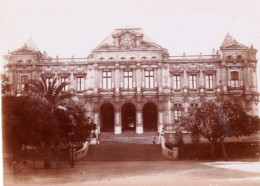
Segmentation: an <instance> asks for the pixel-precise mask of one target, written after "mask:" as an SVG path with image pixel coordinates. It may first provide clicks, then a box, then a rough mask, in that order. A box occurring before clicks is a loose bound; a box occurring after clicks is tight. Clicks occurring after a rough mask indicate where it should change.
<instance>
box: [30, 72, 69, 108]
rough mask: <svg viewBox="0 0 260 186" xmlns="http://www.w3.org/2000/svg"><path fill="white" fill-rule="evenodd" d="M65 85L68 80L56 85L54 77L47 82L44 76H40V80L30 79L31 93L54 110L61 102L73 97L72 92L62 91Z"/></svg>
mask: <svg viewBox="0 0 260 186" xmlns="http://www.w3.org/2000/svg"><path fill="white" fill-rule="evenodd" d="M67 85H69V83H68V82H62V83H61V84H59V85H57V79H56V78H54V79H53V81H49V83H48V84H47V83H46V79H45V78H44V76H41V80H32V82H31V85H30V91H31V94H33V95H35V96H37V97H39V98H41V99H43V100H44V101H46V102H47V103H48V104H49V105H50V106H51V109H52V110H51V111H52V112H54V111H55V109H57V108H58V107H59V106H61V105H62V104H61V103H62V102H64V101H65V100H67V99H69V98H72V97H73V94H71V93H68V92H63V89H64V88H65V87H66V86H67Z"/></svg>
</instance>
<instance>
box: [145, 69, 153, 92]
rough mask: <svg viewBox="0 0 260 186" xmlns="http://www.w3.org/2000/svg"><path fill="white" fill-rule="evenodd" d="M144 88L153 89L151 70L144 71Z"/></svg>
mask: <svg viewBox="0 0 260 186" xmlns="http://www.w3.org/2000/svg"><path fill="white" fill-rule="evenodd" d="M145 88H154V72H153V70H147V71H145Z"/></svg>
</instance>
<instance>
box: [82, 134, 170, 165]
mask: <svg viewBox="0 0 260 186" xmlns="http://www.w3.org/2000/svg"><path fill="white" fill-rule="evenodd" d="M154 137H155V139H156V144H153V140H154ZM98 140H99V142H100V143H99V144H98V145H90V147H89V150H88V154H87V156H86V157H84V158H82V159H81V160H80V161H169V159H168V158H166V157H164V156H163V155H162V153H161V145H160V144H159V137H158V133H157V132H146V133H144V134H142V135H140V134H136V133H135V132H134V131H128V132H124V133H122V134H119V135H117V134H114V133H112V132H102V133H101V134H100V135H99V136H98Z"/></svg>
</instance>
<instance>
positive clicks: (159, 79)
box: [158, 63, 163, 93]
mask: <svg viewBox="0 0 260 186" xmlns="http://www.w3.org/2000/svg"><path fill="white" fill-rule="evenodd" d="M162 68H163V67H162V63H159V64H158V87H159V93H162V92H163V89H162V80H163V78H162Z"/></svg>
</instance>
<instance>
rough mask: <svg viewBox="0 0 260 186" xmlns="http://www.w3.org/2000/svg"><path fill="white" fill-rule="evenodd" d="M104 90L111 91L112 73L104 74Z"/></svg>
mask: <svg viewBox="0 0 260 186" xmlns="http://www.w3.org/2000/svg"><path fill="white" fill-rule="evenodd" d="M103 89H111V72H103Z"/></svg>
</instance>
